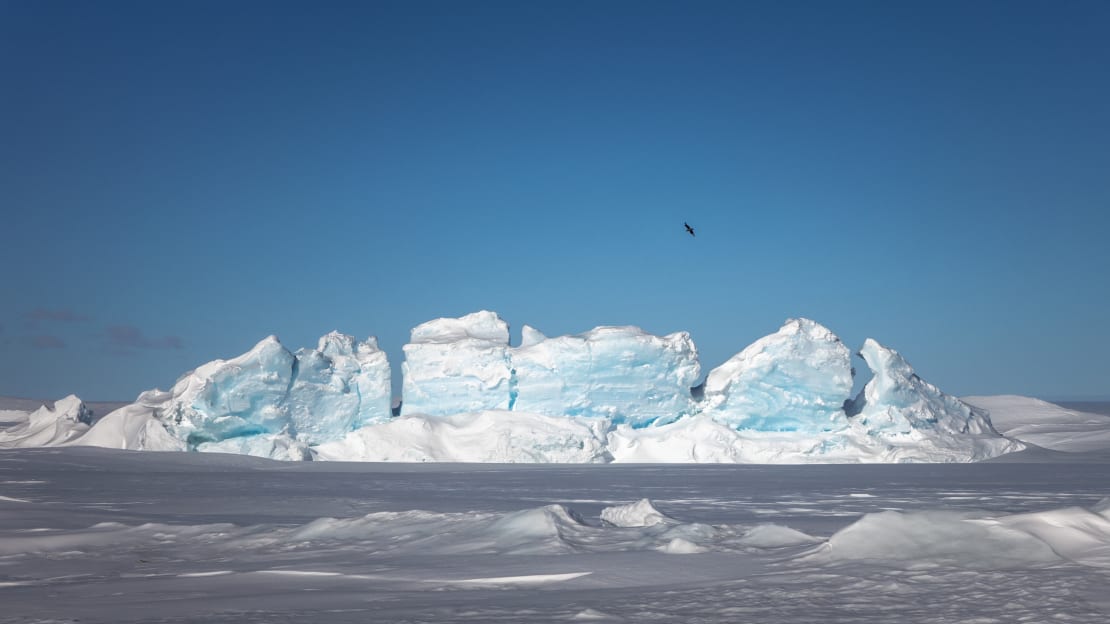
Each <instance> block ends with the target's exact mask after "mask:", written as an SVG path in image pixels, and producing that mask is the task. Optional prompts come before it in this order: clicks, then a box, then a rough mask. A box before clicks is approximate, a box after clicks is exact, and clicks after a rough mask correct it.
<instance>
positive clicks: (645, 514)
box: [601, 498, 677, 527]
mask: <svg viewBox="0 0 1110 624" xmlns="http://www.w3.org/2000/svg"><path fill="white" fill-rule="evenodd" d="M601 520H602V521H603V522H606V523H608V524H611V525H613V526H617V527H645V526H653V525H656V524H675V523H676V522H677V521H676V520H674V519H673V518H668V517H667V516H666V515H664V514H663V512H661V511H659V510H658V509H656V508H655V506H654V505H652V504H651V501H650V500H648V499H646V498H642V499H640V500H639V501H636V502H635V503H629V504H627V505H618V506H616V507H606V508H605V509H602V510H601Z"/></svg>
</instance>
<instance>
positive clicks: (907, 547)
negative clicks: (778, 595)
mask: <svg viewBox="0 0 1110 624" xmlns="http://www.w3.org/2000/svg"><path fill="white" fill-rule="evenodd" d="M803 559H813V560H818V561H825V562H833V563H835V562H846V561H859V560H865V561H883V562H890V563H897V564H900V565H904V566H907V567H911V568H920V567H933V566H954V567H964V568H1006V567H1023V566H1028V565H1031V564H1032V565H1035V564H1051V563H1059V562H1060V561H1070V562H1073V563H1078V564H1081V565H1087V566H1092V567H1099V568H1110V512H1107V511H1106V510H1101V511H1099V510H1097V509H1096V510H1094V511H1092V510H1088V509H1083V508H1081V507H1071V508H1066V509H1056V510H1049V511H1043V512H1035V513H1026V514H1015V515H1009V516H998V517H991V516H988V515H986V514H982V513H969V512H953V511H916V512H897V511H884V512H881V513H872V514H866V515H864V516H863V517H862V518H860V519H859V520H857V521H856V522H855V523H853V524H851V525H850V526H848V527H845V528H843V529H841V530H840V531H838V532H836V533H835V534H834V535H833V536H832V537H831V538H829V540H828V542H827V543H825V544H822V545H821V546H819V547H818V548H816V549H814V550H813V551H811V552H810V553H808V554H806V555H805V556H803Z"/></svg>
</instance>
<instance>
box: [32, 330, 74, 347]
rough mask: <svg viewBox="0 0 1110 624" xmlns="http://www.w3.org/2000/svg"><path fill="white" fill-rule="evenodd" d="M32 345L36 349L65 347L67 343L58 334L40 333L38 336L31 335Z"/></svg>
mask: <svg viewBox="0 0 1110 624" xmlns="http://www.w3.org/2000/svg"><path fill="white" fill-rule="evenodd" d="M31 346H32V347H34V348H36V349H64V348H65V347H66V343H65V342H64V341H63V340H62V339H61V338H59V337H57V336H51V335H49V334H40V335H38V336H31Z"/></svg>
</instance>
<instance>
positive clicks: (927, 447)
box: [845, 338, 1025, 461]
mask: <svg viewBox="0 0 1110 624" xmlns="http://www.w3.org/2000/svg"><path fill="white" fill-rule="evenodd" d="M859 355H860V357H862V358H863V360H864V362H866V363H867V366H868V367H869V368H870V369H871V373H872V375H873V376H872V378H871V380H870V381H868V382H867V385H866V386H864V388H863V390H861V391H860V393H859V395H858V396H856V398H855V399H854V400H853V401H850V402H849V403H848V404H847V405H846V406H845V408H846V413H847V415H848V417H849V420H850V421H851V423H852V425H853V426H854V427H856V428H858V429H862V430H863V433H864V436H865V437H866V438H867V439H869V440H873V441H875V442H876V443H881V444H886V445H887V446H888V447H889V448H890V449H891V450H892V451H895V450H897V451H900V452H899V455H900V456H901V457H902V458H903V459H913V460H917V461H978V460H982V459H989V458H991V457H997V456H999V455H1003V454H1006V453H1012V452H1015V451H1020V450H1022V449H1024V448H1025V445H1024V444H1022V443H1021V442H1018V441H1016V440H1012V439H1010V438H1006V437H1003V436H1002V435H1001V434H999V433H998V432H997V431H996V430H995V429H994V427H993V426H992V425H991V422H990V416H989V414H988V412H987V411H986V410H983V409H980V408H977V407H973V406H971V405H968V404H967V403H965V402H963V401H961V400H960V399H958V398H956V397H954V396H951V395H948V394H945V393H944V392H942V391H941V390H940V389H939V388H937V387H936V386H934V385H933V384H931V383H929V382H927V381H925V380H924V379H922V378H921V377H919V376H918V375H917V373H916V372H914V369H913V367H912V366H910V364H909V362H907V361H906V360H905V358H903V357H902V356H901V354H899V353H898V352H897V351H895V350H893V349H889V348H887V347H884V346H883V345H881V344H879V343H878V342H877V341H875V340H873V339H871V338H868V339H867V340H865V341H864V343H863V348H861V349H860V352H859Z"/></svg>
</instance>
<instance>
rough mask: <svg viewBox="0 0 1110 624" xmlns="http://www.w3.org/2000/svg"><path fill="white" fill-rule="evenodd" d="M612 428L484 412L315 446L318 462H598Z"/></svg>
mask: <svg viewBox="0 0 1110 624" xmlns="http://www.w3.org/2000/svg"><path fill="white" fill-rule="evenodd" d="M607 427H608V423H607V422H605V421H602V420H597V419H569V418H556V417H551V416H544V415H541V414H528V413H525V412H509V411H506V410H486V411H482V412H475V413H468V414H455V415H452V416H443V417H429V416H424V415H420V414H413V415H409V416H401V417H399V418H396V419H394V420H392V421H389V422H385V423H380V424H375V425H368V426H366V427H362V428H360V429H358V430H356V431H352V432H351V433H349V434H347V436H346V437H345V438H344V439H342V440H338V441H335V442H328V443H324V444H320V445H319V446H317V447H315V450H316V453H317V455H318V459H325V460H328V459H331V460H348V461H350V460H355V461H402V462H429V461H432V462H442V461H455V462H495V463H520V462H528V463H599V462H606V461H608V460H609V456H608V453H607V451H606V449H605V430H606V429H607Z"/></svg>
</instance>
